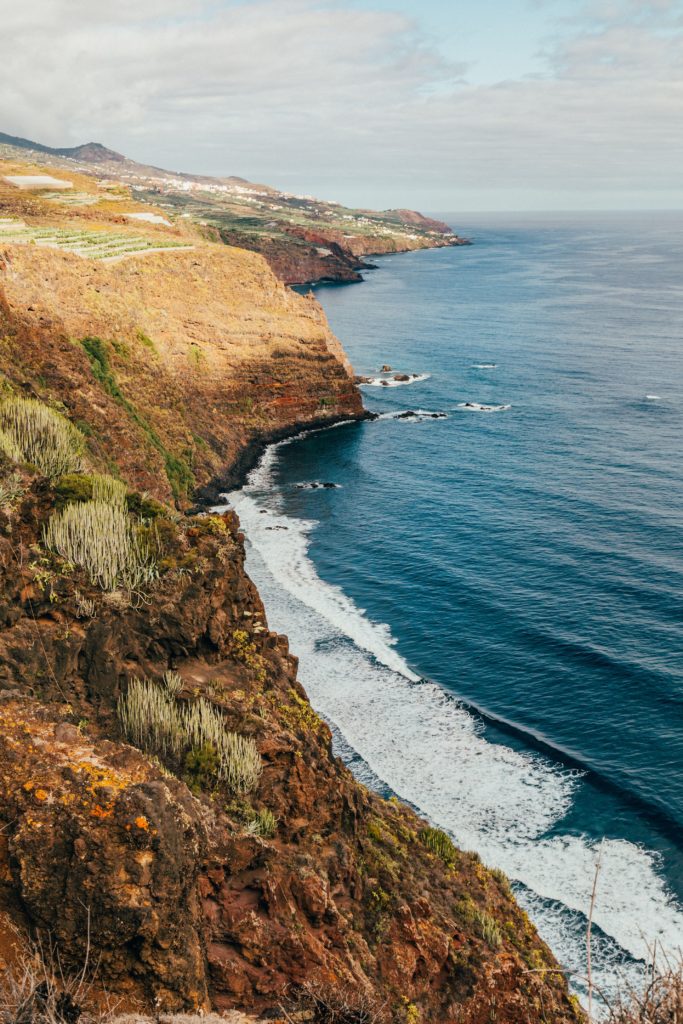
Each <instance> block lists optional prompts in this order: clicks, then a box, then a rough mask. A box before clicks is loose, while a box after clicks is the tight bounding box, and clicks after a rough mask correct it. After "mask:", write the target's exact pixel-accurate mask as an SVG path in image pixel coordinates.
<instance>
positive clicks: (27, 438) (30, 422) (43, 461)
mask: <svg viewBox="0 0 683 1024" xmlns="http://www.w3.org/2000/svg"><path fill="white" fill-rule="evenodd" d="M0 448H2V450H3V452H4V453H5V454H6V455H7V456H8V457H9V458H11V459H14V461H16V462H27V463H30V464H32V465H34V466H36V467H37V468H38V469H39V470H40V472H41V473H43V474H44V475H45V476H49V477H58V476H61V475H62V474H64V473H73V472H76V471H77V470H79V469H80V468H81V456H82V454H83V449H84V440H83V436H82V435H81V433H80V432H79V431H78V430H77V429H76V428H75V427H74V426H73V424H72V423H70V422H69V420H67V419H66V417H65V416H62V414H61V413H59V412H56V411H55V410H54V409H50V408H49V407H48V406H47V405H44V404H43V403H42V402H38V401H36V400H35V399H33V398H6V399H5V400H4V401H3V402H1V403H0Z"/></svg>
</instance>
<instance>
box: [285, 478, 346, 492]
mask: <svg viewBox="0 0 683 1024" xmlns="http://www.w3.org/2000/svg"><path fill="white" fill-rule="evenodd" d="M294 486H295V487H296V489H297V490H298V491H339V490H341V484H333V483H329V482H328V481H322V480H307V481H304V482H302V483H298V484H294Z"/></svg>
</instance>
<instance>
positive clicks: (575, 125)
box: [0, 0, 683, 212]
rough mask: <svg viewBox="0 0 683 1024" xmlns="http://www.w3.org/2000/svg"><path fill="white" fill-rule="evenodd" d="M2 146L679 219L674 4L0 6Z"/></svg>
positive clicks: (506, 206)
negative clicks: (18, 141)
mask: <svg viewBox="0 0 683 1024" xmlns="http://www.w3.org/2000/svg"><path fill="white" fill-rule="evenodd" d="M0 24H1V25H2V32H1V33H0V131H5V132H8V133H10V134H14V135H21V136H24V137H27V138H31V139H35V140H37V141H40V142H43V143H45V144H47V145H55V146H64V145H77V144H79V143H82V142H87V141H97V142H102V143H104V144H105V145H107V146H109V147H111V148H113V149H116V150H118V151H120V152H123V153H125V154H126V155H127V156H130V157H132V158H134V159H136V160H140V161H142V162H145V163H153V164H156V165H157V166H162V167H167V168H170V169H175V170H187V171H193V172H196V173H205V174H215V175H230V174H237V175H241V176H243V177H246V178H249V179H251V180H254V181H262V182H266V183H268V184H270V185H274V186H276V187H278V188H282V189H285V190H288V191H292V192H296V193H308V194H313V195H318V196H321V197H323V198H327V199H336V200H338V201H340V202H343V203H346V204H348V205H351V206H366V207H372V208H381V209H384V208H388V207H396V206H406V207H411V208H416V209H421V210H425V211H462V212H467V211H480V210H492V211H495V210H519V211H528V210H534V211H540V210H632V209H645V210H648V209H680V208H682V207H683V0H593V2H588V3H587V2H585V0H419V2H418V0H117V2H116V3H112V4H105V3H102V2H99V0H32V2H31V4H20V3H16V0H0Z"/></svg>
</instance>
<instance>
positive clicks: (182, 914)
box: [0, 198, 580, 1024]
mask: <svg viewBox="0 0 683 1024" xmlns="http://www.w3.org/2000/svg"><path fill="white" fill-rule="evenodd" d="M8 213H9V214H11V217H13V218H16V217H18V216H21V217H22V218H23V223H24V224H25V226H26V225H27V228H26V231H27V232H28V234H26V233H24V234H22V233H21V231H20V230H19V228H17V227H15V226H13V223H12V224H10V226H9V228H7V214H8ZM3 215H5V221H4V222H3V221H2V217H3ZM102 217H103V213H102V211H97V212H96V214H87V213H86V214H82V215H79V216H78V217H77V218H75V219H74V218H72V219H71V220H69V219H68V218H67V217H66V214H65V212H64V210H58V211H57V212H52V213H51V212H50V211H49V208H48V207H47V205H46V202H44V201H42V200H38V199H16V198H15V199H13V205H12V207H11V209H9V210H8V207H7V206H6V207H5V210H4V211H3V210H2V209H1V208H0V225H2V224H3V223H4V224H5V229H4V230H5V240H4V242H3V241H2V240H1V239H0V397H2V398H4V397H6V396H7V395H9V394H13V395H14V396H28V397H32V398H37V399H39V400H41V401H42V402H44V403H46V404H48V405H50V406H51V407H52V408H53V409H59V410H61V411H62V412H63V413H64V414H66V415H67V416H68V418H69V419H70V420H71V421H72V423H75V424H76V425H77V426H78V427H79V429H80V430H81V432H82V434H83V437H84V441H85V444H86V451H85V456H84V467H83V468H84V470H85V472H82V473H76V474H75V475H71V476H65V477H61V478H56V479H53V480H52V481H48V480H47V479H45V478H44V477H42V476H41V475H40V473H39V471H38V470H37V468H36V466H35V465H28V464H24V463H22V461H21V459H17V457H16V454H12V449H11V447H9V448H8V447H7V445H6V443H5V447H4V448H3V447H2V444H0V449H1V450H2V451H7V452H9V454H1V453H0V485H1V486H0V959H4V960H5V961H8V962H10V963H11V962H12V960H13V958H14V957H16V956H17V955H18V953H20V952H21V949H22V947H25V944H26V941H27V938H28V936H29V935H31V934H33V935H35V934H36V932H37V933H38V934H39V935H42V936H43V938H44V939H45V938H46V936H50V942H51V943H53V944H54V945H55V946H56V948H57V949H58V950H59V955H60V961H61V963H62V964H63V967H64V969H65V970H67V971H69V970H79V969H80V968H81V966H82V964H83V961H84V958H85V957H86V954H87V953H88V951H89V956H90V959H91V962H92V963H96V964H97V965H98V966H97V976H96V980H95V988H94V990H93V991H94V994H95V995H97V994H98V992H101V993H103V992H104V991H105V990H106V992H108V993H109V994H110V995H113V996H114V997H115V998H116V999H119V1000H120V1001H121V1002H120V1007H121V1009H141V1010H143V1011H145V1010H147V1011H151V1010H152V1009H157V1010H158V1009H169V1010H178V1009H180V1010H182V1009H188V1010H194V1009H198V1008H208V1007H209V1006H213V1007H214V1008H217V1009H219V1010H223V1009H227V1008H232V1007H236V1008H242V1009H247V1010H253V1011H255V1012H264V1013H267V1014H269V1019H274V1018H277V1017H278V1015H280V1017H282V1016H283V1015H284V1014H283V1009H282V1008H283V1007H284V1009H285V1010H286V1011H287V1013H288V1014H289V1016H288V1018H287V1019H289V1020H291V1019H298V1020H303V1019H306V1020H313V1021H323V1020H324V1021H327V1022H330V1021H336V1022H337V1024H342V1022H346V1024H349V1022H354V1021H362V1020H370V1019H374V1020H376V1021H387V1022H394V1024H417V1022H419V1021H423V1022H432V1021H433V1022H436V1021H439V1022H441V1021H453V1022H460V1024H485V1022H489V1021H492V1020H495V1021H497V1022H498V1024H504V1022H509V1024H513V1022H514V1024H525V1022H526V1024H540V1022H541V1021H546V1020H553V1021H554V1022H556V1024H562V1022H567V1024H568V1022H570V1021H574V1020H577V1019H578V1018H579V1016H580V1015H579V1014H578V1013H577V1010H576V1008H575V1006H574V1004H573V1002H572V1001H571V1000H570V999H569V997H568V995H567V992H566V987H565V984H564V981H563V978H562V975H561V974H560V973H559V972H558V971H557V967H556V964H555V962H554V960H553V958H552V955H551V954H550V952H549V950H548V949H547V948H546V946H545V945H544V944H543V943H542V942H541V941H540V939H539V938H538V936H537V935H536V932H535V930H534V929H533V927H532V926H531V924H530V923H529V921H528V920H527V918H526V916H525V915H524V913H523V912H522V911H521V910H520V909H519V907H517V905H516V903H515V902H514V899H513V898H512V895H511V893H510V891H509V888H508V885H507V882H506V880H505V879H504V878H503V877H502V876H501V875H500V874H495V873H492V872H490V871H489V870H487V869H486V868H485V867H484V866H483V865H482V864H481V862H480V861H479V859H478V858H477V857H476V856H475V855H474V854H469V853H465V852H462V851H458V850H456V849H455V848H454V847H453V846H452V844H451V843H450V841H449V840H448V838H447V837H446V836H445V835H444V834H443V833H441V832H439V831H438V830H435V829H432V828H430V827H429V826H428V824H427V823H426V822H424V821H422V820H420V819H419V818H418V817H417V816H416V815H415V814H414V813H413V812H412V811H411V810H410V809H409V808H407V807H404V806H403V805H401V804H400V803H398V802H394V801H385V800H382V799H380V798H379V797H378V796H376V795H374V794H372V793H370V792H368V790H366V789H365V788H364V787H363V786H361V785H359V784H358V783H357V782H356V781H355V780H354V778H353V777H352V776H351V775H350V773H349V772H348V771H347V770H346V769H345V768H344V767H343V765H342V764H341V762H339V761H338V760H337V759H335V757H334V756H333V754H332V750H331V737H330V732H329V729H328V727H327V726H326V725H325V723H324V722H322V721H321V720H320V718H319V717H318V716H317V715H316V713H315V712H314V710H313V709H312V708H311V706H310V704H309V703H308V700H307V698H306V694H305V693H304V691H303V689H302V688H301V686H300V684H299V683H298V681H297V662H296V658H295V657H293V656H292V655H291V654H290V652H289V649H288V644H287V640H286V638H285V637H282V636H278V635H276V634H274V633H272V632H271V631H270V630H269V629H268V624H267V621H266V617H265V613H264V609H263V606H262V604H261V601H260V598H259V596H258V594H257V592H256V590H255V588H254V586H253V584H252V583H251V581H250V580H249V578H248V577H247V575H246V573H245V571H244V549H243V537H242V535H241V533H240V531H239V523H238V521H237V518H236V517H235V516H234V514H227V515H226V516H222V517H220V516H208V517H198V518H197V517H191V516H186V515H182V514H180V513H179V512H178V511H177V509H174V508H173V507H172V503H175V505H177V506H180V507H183V506H186V505H187V504H188V502H189V501H190V500H191V499H192V497H193V495H195V494H197V493H198V492H199V493H200V494H201V493H204V494H205V495H207V494H211V493H215V492H216V490H217V489H218V486H219V481H220V480H221V479H225V478H229V477H230V474H231V472H232V471H234V469H235V467H238V466H239V465H240V462H241V461H243V460H244V458H245V453H247V457H248V454H249V452H250V451H253V450H254V448H255V446H257V445H258V444H260V443H262V442H263V440H264V439H267V438H270V437H274V436H278V435H279V434H281V433H282V432H286V431H292V430H294V429H296V428H297V427H299V426H310V425H314V424H322V423H325V422H332V421H334V420H338V419H339V418H343V417H357V416H359V415H361V412H362V410H361V404H360V398H359V395H358V391H357V389H356V388H355V386H354V385H353V382H352V377H351V369H350V367H349V365H348V362H347V360H346V358H345V356H344V353H343V351H342V349H341V346H340V345H339V342H338V341H337V340H336V339H335V338H334V337H333V335H332V334H331V333H330V331H329V328H328V326H327V324H326V321H325V318H324V314H323V313H322V310H321V309H320V307H319V306H318V305H317V303H315V301H314V300H311V299H304V298H301V297H299V296H297V295H295V294H293V293H291V292H289V291H287V290H286V289H285V288H284V286H283V285H282V284H281V283H280V282H279V281H278V280H277V279H276V277H275V276H274V274H273V273H272V272H271V271H270V270H269V269H268V267H267V266H266V264H265V262H264V261H263V260H262V259H261V258H260V257H259V256H257V255H254V254H253V253H247V252H244V251H240V250H237V249H229V248H225V247H223V246H220V245H211V244H209V243H207V242H203V241H201V240H200V239H199V238H198V237H197V236H196V234H192V233H191V232H189V233H183V232H182V231H181V230H180V229H175V228H174V229H168V228H163V227H159V228H158V229H157V228H156V227H150V228H149V230H147V228H145V232H147V234H146V235H145V237H144V238H142V239H141V237H140V235H139V230H138V229H136V230H135V231H134V229H132V228H128V227H126V225H125V220H124V218H122V217H120V216H118V215H116V214H111V216H110V219H109V220H108V221H106V223H104V222H103V221H102ZM76 220H77V224H76ZM75 227H77V228H78V230H75ZM114 228H115V229H116V234H115V235H112V231H113V229H114ZM29 229H30V230H29ZM22 230H23V229H22ZM105 230H106V232H107V233H108V234H107V236H106V239H105V238H104V236H103V234H102V232H103V231H105ZM31 232H33V234H31ZM15 236H16V237H15ZM84 236H85V240H84ZM121 237H123V241H121ZM93 238H94V240H93ZM145 242H148V243H149V245H148V248H147V249H145V248H144V243H145ZM162 242H163V243H164V244H168V245H170V244H174V245H176V246H177V248H176V250H175V251H173V250H169V251H162V252H154V251H151V250H152V249H155V248H158V247H159V246H160V245H161V243H162ZM45 245H49V246H51V248H45V247H44V246H45ZM111 246H117V247H118V248H117V252H118V253H119V255H117V256H116V257H115V261H114V262H109V260H111V256H109V255H107V253H109V252H110V251H111ZM136 246H137V247H138V248H136ZM141 246H142V248H140V247H141ZM186 246H192V247H191V248H186ZM69 247H71V249H72V250H77V252H82V253H85V255H78V254H77V252H76V251H65V249H67V248H69ZM148 249H149V250H150V251H148ZM131 251H132V252H133V254H132V255H131ZM93 252H96V253H98V254H99V255H98V257H97V258H95V257H93V258H90V257H89V256H88V253H93ZM102 253H104V256H102ZM0 441H2V438H0ZM93 470H99V471H100V472H101V471H103V470H106V471H108V472H109V473H110V474H113V475H114V476H118V477H119V478H120V479H122V480H123V481H125V482H126V484H127V486H128V494H127V496H126V498H125V508H126V510H127V512H126V515H127V517H128V518H127V522H129V524H130V527H131V529H133V530H134V531H135V536H136V537H144V538H145V543H147V544H149V545H151V547H150V550H152V549H153V551H154V557H155V566H156V570H155V574H154V575H153V576H152V577H150V578H149V579H147V581H146V582H143V583H139V584H137V585H135V586H134V585H132V584H131V585H129V586H128V587H127V588H124V587H123V586H121V585H120V586H119V587H118V588H117V589H114V590H110V591H106V592H105V591H103V590H102V589H100V587H98V586H95V585H94V584H93V583H92V582H91V577H90V576H89V575H88V574H87V573H86V572H85V571H84V569H83V568H81V567H80V565H79V563H77V562H76V563H75V562H72V561H67V560H65V559H63V558H60V557H59V556H57V555H56V554H54V553H51V551H49V550H48V549H47V547H46V543H45V527H46V524H47V522H48V520H49V519H50V517H51V516H52V515H53V514H54V512H55V509H56V508H63V507H67V506H68V507H71V506H73V505H77V504H79V503H82V502H87V500H88V499H89V498H90V496H91V495H92V494H93V488H94V486H95V484H94V480H93V478H92V476H90V475H89V474H91V473H92V471H93ZM110 483H111V481H110ZM143 490H144V491H146V492H148V494H147V495H144V494H141V493H140V491H143ZM149 495H153V496H154V497H155V498H156V499H158V500H157V501H153V500H152V499H151V498H150V497H149ZM122 514H123V513H122ZM169 670H173V671H174V672H176V673H177V674H178V676H179V679H178V680H176V684H175V685H174V688H173V689H172V690H171V689H169V690H166V689H163V688H164V687H165V686H166V684H165V683H164V682H163V678H164V675H165V673H167V672H168V671H169ZM134 679H140V680H142V679H147V680H150V681H151V682H150V684H149V685H150V686H152V687H153V688H154V692H156V693H158V694H160V693H164V694H165V697H164V698H163V699H164V701H165V703H164V705H163V707H164V708H165V711H164V714H166V715H171V716H181V715H183V714H185V713H188V714H189V713H190V712H193V710H194V711H195V712H197V711H198V710H199V709H200V708H201V707H205V708H206V707H207V706H208V707H210V708H211V709H213V710H212V714H218V715H219V716H220V721H221V730H222V732H221V735H224V730H225V728H227V729H229V730H231V731H232V732H234V733H235V734H237V735H238V736H239V737H241V741H240V742H243V743H247V744H249V743H253V744H255V748H253V749H255V751H256V755H255V756H256V757H257V758H258V763H259V764H260V765H261V766H262V774H261V775H260V778H258V779H257V780H255V781H253V782H252V784H251V786H250V788H249V789H238V788H235V787H234V786H232V785H229V784H228V782H227V781H226V779H225V778H224V777H223V776H222V775H220V774H219V773H218V770H217V753H216V748H215V746H213V745H212V744H211V743H199V742H196V743H194V744H193V745H192V746H191V748H188V749H184V748H183V749H181V748H180V747H179V746H176V745H174V744H173V743H172V744H170V745H165V744H164V743H163V742H160V741H158V739H157V741H156V742H155V743H152V742H151V740H150V742H149V743H147V744H146V743H144V742H142V741H139V742H138V743H137V746H133V745H131V744H130V743H128V742H126V740H125V735H124V731H123V728H122V724H121V720H120V716H119V715H118V714H117V707H118V705H119V701H120V700H121V699H122V698H123V697H124V696H125V695H126V694H128V693H129V692H130V689H131V683H132V681H133V680H134ZM202 701H205V702H206V704H202ZM174 720H175V719H174ZM127 735H128V736H129V738H130V733H128V734H127ZM174 735H175V734H174ZM143 748H144V749H143ZM235 756H236V755H235ZM344 1005H345V1006H346V1009H343V1006H344ZM335 1007H336V1009H335ZM302 1013H303V1014H304V1016H301V1014H302ZM370 1013H371V1014H373V1015H374V1016H372V1017H371V1016H368V1014H370ZM363 1014H365V1016H363Z"/></svg>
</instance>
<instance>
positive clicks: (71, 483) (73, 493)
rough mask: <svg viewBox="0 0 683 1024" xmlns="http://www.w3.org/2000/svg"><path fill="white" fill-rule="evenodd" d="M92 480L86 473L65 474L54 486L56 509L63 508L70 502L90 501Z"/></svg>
mask: <svg viewBox="0 0 683 1024" xmlns="http://www.w3.org/2000/svg"><path fill="white" fill-rule="evenodd" d="M92 488H93V478H92V477H91V476H88V475H87V474H86V473H66V474H65V475H64V476H61V477H60V478H59V480H57V482H56V484H55V494H56V496H57V507H58V508H63V507H64V505H67V504H68V503H69V502H70V501H90V499H91V498H92Z"/></svg>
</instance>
